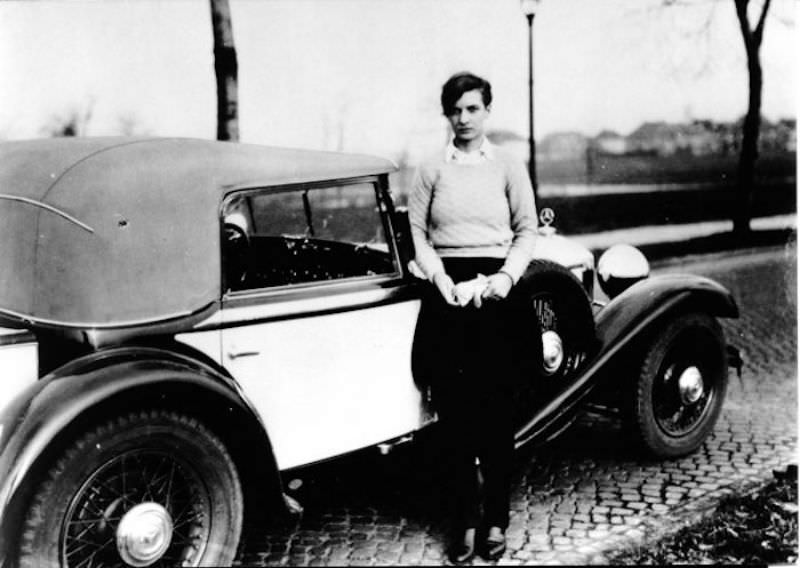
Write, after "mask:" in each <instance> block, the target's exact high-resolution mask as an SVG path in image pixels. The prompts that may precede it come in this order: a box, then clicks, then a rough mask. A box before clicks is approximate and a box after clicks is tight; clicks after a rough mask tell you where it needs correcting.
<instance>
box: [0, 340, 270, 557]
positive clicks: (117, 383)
mask: <svg viewBox="0 0 800 568" xmlns="http://www.w3.org/2000/svg"><path fill="white" fill-rule="evenodd" d="M170 398H179V399H180V401H179V402H178V403H177V404H176V403H175V402H174V401H171V400H170ZM137 402H141V403H142V404H145V405H147V404H149V405H152V406H158V405H164V404H168V405H169V404H172V405H173V407H175V408H176V409H178V410H180V409H181V408H183V409H187V410H190V411H191V410H195V411H197V410H198V409H200V408H201V407H202V406H204V404H203V403H205V405H210V408H207V409H206V410H207V412H208V417H213V416H214V415H216V418H217V419H218V424H217V425H228V424H230V425H231V426H234V425H235V426H234V427H232V428H230V430H233V432H229V433H228V436H227V437H226V436H225V432H221V434H223V436H222V437H223V439H224V440H225V441H226V442H229V441H233V442H235V443H236V442H238V446H240V448H239V450H238V453H240V454H242V453H243V454H247V453H248V452H249V454H250V456H252V453H253V452H254V451H255V450H254V448H253V447H252V444H253V442H255V443H256V444H257V445H258V449H257V451H258V452H259V454H260V455H261V456H262V459H259V460H252V461H253V462H258V463H259V466H254V467H258V469H259V471H258V472H250V477H256V476H257V477H258V479H259V488H260V489H261V490H260V491H258V493H262V494H269V496H268V500H269V503H270V505H277V506H279V507H280V506H284V507H285V501H284V500H283V499H282V495H283V494H282V486H281V482H280V474H279V471H278V469H277V464H276V462H275V458H274V455H273V452H272V446H271V444H270V441H269V438H268V436H267V433H266V430H265V428H264V426H263V423H262V422H261V420H260V417H259V416H258V414H257V413H256V412H255V410H254V409H253V408H252V406H251V405H250V403H249V402H248V401H247V399H246V398H245V396H244V395H243V393H241V392H240V390H239V387H238V385H237V384H236V383H235V381H233V379H231V378H230V377H228V376H226V375H225V374H224V372H222V371H220V370H218V369H215V368H214V367H213V366H212V364H210V363H205V362H203V361H201V360H199V359H195V358H192V357H188V356H185V355H182V354H178V353H174V352H170V351H167V350H164V349H159V348H153V347H121V348H114V349H109V350H106V351H101V352H96V353H93V354H91V355H87V356H85V357H82V358H80V359H78V360H76V361H73V362H71V363H68V364H67V365H65V366H63V367H61V368H59V369H57V370H56V371H54V372H52V373H50V374H49V375H47V376H45V377H43V378H42V379H41V380H39V381H37V382H36V383H34V384H33V385H31V386H30V387H28V388H27V389H26V390H24V391H22V392H21V393H20V394H19V395H18V396H17V397H15V398H14V399H13V400H12V402H11V403H10V404H9V405H8V406H7V407H6V408H4V409H2V411H1V412H0V551H3V552H6V551H7V548H8V546H9V545H10V544H11V543H10V542H7V540H6V539H10V538H11V537H10V534H9V533H10V531H11V530H12V529H13V528H15V527H18V526H20V525H19V523H20V522H21V518H22V517H21V516H22V515H23V514H24V506H25V501H26V500H27V498H28V496H27V495H26V491H29V489H26V484H25V483H24V481H25V479H26V476H28V475H29V474H33V473H37V474H41V473H42V472H41V471H38V470H37V466H39V465H40V462H42V461H44V462H47V461H48V460H49V459H53V457H54V456H53V450H55V449H58V448H63V447H64V444H66V443H68V437H69V435H71V433H72V432H73V429H74V428H76V426H75V425H76V424H80V423H81V422H82V421H84V420H86V419H87V416H89V417H91V416H92V415H95V413H100V415H105V416H107V414H102V413H107V412H113V411H114V410H113V409H114V408H115V405H116V404H119V405H120V410H121V411H130V410H131V409H132V408H135V406H133V405H135V404H137ZM234 433H235V437H234V436H232V434H234ZM218 434H220V432H218ZM65 437H67V440H65ZM229 449H230V448H229ZM231 453H232V457H233V458H234V462H237V465H239V464H238V461H237V459H236V457H237V456H236V455H233V454H235V453H237V452H236V449H235V448H234V451H232V452H231ZM240 457H245V456H244V455H242V456H240ZM247 479H249V477H248V476H247V475H245V476H244V479H243V483H246V482H247ZM270 486H272V487H273V488H274V489H275V491H268V490H266V491H264V490H263V489H266V488H267V487H270ZM273 498H274V499H275V501H274V502H273V501H272V499H273ZM270 510H272V511H275V507H274V506H273V507H270ZM3 565H5V564H4V562H3V558H2V554H0V566H3Z"/></svg>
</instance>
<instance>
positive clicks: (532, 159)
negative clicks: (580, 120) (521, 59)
mask: <svg viewBox="0 0 800 568" xmlns="http://www.w3.org/2000/svg"><path fill="white" fill-rule="evenodd" d="M539 1H540V0H520V6H521V7H522V12H523V13H524V14H525V17H526V18H527V20H528V105H529V106H528V146H529V152H528V172H529V174H530V177H531V185H532V186H533V197H534V199H536V198H538V197H539V181H538V179H537V177H536V139H535V138H534V136H533V18H534V17H535V16H536V8H537V7H538V4H539Z"/></svg>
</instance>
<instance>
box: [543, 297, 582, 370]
mask: <svg viewBox="0 0 800 568" xmlns="http://www.w3.org/2000/svg"><path fill="white" fill-rule="evenodd" d="M530 303H531V306H532V307H533V312H534V313H535V314H536V321H537V323H538V326H539V334H540V336H541V342H542V357H541V364H540V368H539V374H540V375H541V376H542V377H544V378H545V379H544V380H550V379H558V378H562V377H565V376H568V375H570V374H572V373H573V372H575V371H576V370H577V369H578V367H580V365H581V363H582V362H583V361H584V360H585V359H586V356H587V353H588V347H589V346H588V345H583V344H582V342H581V341H579V340H577V338H575V337H573V336H571V335H570V333H569V329H568V327H567V326H566V325H565V324H566V322H565V321H564V319H565V318H568V317H570V315H571V314H570V313H569V312H568V311H567V310H566V309H562V310H560V311H559V310H558V308H557V306H558V301H557V298H556V295H555V294H554V293H552V292H539V293H536V294H534V295H533V297H532V298H531V300H530Z"/></svg>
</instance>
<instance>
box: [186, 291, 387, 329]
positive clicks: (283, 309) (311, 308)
mask: <svg viewBox="0 0 800 568" xmlns="http://www.w3.org/2000/svg"><path fill="white" fill-rule="evenodd" d="M402 293H403V292H402V291H401V287H396V288H376V289H371V290H354V291H352V292H340V293H337V294H324V295H319V296H317V297H311V298H309V297H307V296H306V297H300V298H296V299H287V300H286V301H281V302H270V303H263V304H255V305H246V306H235V305H234V306H230V305H229V306H227V307H226V306H225V305H224V304H223V308H222V309H221V310H220V311H219V312H217V313H215V314H213V315H212V316H211V317H209V318H208V319H206V320H204V321H202V322H200V323H198V324H197V326H195V328H196V329H197V328H203V327H206V326H209V325H214V324H221V323H225V324H232V323H239V322H248V321H254V320H267V319H281V318H286V317H292V316H300V315H306V314H313V313H327V312H332V311H342V310H350V309H358V308H360V307H362V306H363V307H367V306H371V305H375V304H379V303H384V302H391V301H392V300H394V299H396V298H397V297H398V296H401V295H402Z"/></svg>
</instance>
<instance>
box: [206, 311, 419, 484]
mask: <svg viewBox="0 0 800 568" xmlns="http://www.w3.org/2000/svg"><path fill="white" fill-rule="evenodd" d="M312 302H313V300H312ZM342 302H343V303H345V304H346V303H347V301H346V299H345V298H343V297H342V296H337V303H339V304H341V303H342ZM280 306H281V304H280V303H275V304H271V305H266V306H253V307H251V308H235V309H233V310H223V311H222V318H223V320H225V321H230V320H231V319H232V318H235V321H241V320H242V319H243V317H244V319H247V318H246V314H244V313H243V312H246V311H249V312H251V314H252V315H253V316H255V317H259V316H260V317H263V315H261V314H263V313H264V311H265V309H267V310H270V311H273V310H275V309H280ZM419 307H420V302H419V300H413V301H404V302H399V303H394V304H388V305H382V306H372V307H367V308H364V309H353V310H349V311H344V312H339V313H333V314H326V315H312V316H304V317H300V318H295V319H284V320H282V321H269V322H263V323H253V324H249V325H243V326H238V327H229V328H225V329H223V331H222V353H223V360H224V364H225V366H226V368H227V369H228V370H229V371H230V373H231V374H232V375H233V377H234V378H235V379H236V380H237V382H238V383H239V384H240V385H241V387H242V390H243V392H244V394H245V396H246V397H247V398H248V399H249V401H250V402H251V403H252V404H253V406H254V407H255V408H256V410H257V412H258V413H259V414H260V416H261V418H262V420H263V422H264V424H265V426H266V429H267V434H268V435H269V437H270V441H271V442H272V446H273V451H274V453H275V458H276V460H277V463H278V468H279V469H282V470H283V469H288V468H291V467H296V466H300V465H304V464H309V463H313V462H316V461H319V460H323V459H326V458H329V457H332V456H336V455H339V454H343V453H347V452H350V451H353V450H356V449H359V448H364V447H367V446H371V445H374V444H377V443H380V442H383V441H385V440H389V439H392V438H396V437H399V436H402V435H404V434H407V433H409V432H411V431H414V430H417V429H419V428H421V427H422V426H423V425H424V424H425V423H426V421H429V420H430V417H429V416H427V415H426V412H425V410H424V408H423V404H422V397H421V394H420V392H419V390H418V389H417V387H416V386H415V384H414V382H413V378H412V374H411V345H412V342H413V339H414V329H415V326H416V321H417V315H418V313H419ZM228 312H230V313H228Z"/></svg>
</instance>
